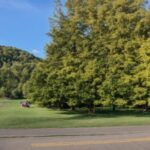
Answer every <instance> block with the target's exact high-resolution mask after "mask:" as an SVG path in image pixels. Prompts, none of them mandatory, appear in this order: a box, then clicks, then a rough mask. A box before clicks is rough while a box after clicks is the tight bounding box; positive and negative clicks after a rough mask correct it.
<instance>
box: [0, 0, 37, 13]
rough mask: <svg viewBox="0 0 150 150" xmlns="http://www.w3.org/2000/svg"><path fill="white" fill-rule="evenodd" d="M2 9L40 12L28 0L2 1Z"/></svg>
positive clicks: (0, 4) (0, 3)
mask: <svg viewBox="0 0 150 150" xmlns="http://www.w3.org/2000/svg"><path fill="white" fill-rule="evenodd" d="M0 8H4V9H11V10H12V9H15V10H21V11H34V12H35V11H38V9H37V8H36V7H35V6H34V5H33V4H32V3H29V2H28V1H27V0H0Z"/></svg>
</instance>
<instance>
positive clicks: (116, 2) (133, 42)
mask: <svg viewBox="0 0 150 150" xmlns="http://www.w3.org/2000/svg"><path fill="white" fill-rule="evenodd" d="M145 4H146V1H144V0H130V1H126V0H111V1H110V0H67V2H66V11H65V12H63V9H61V7H62V6H61V4H60V2H58V1H57V9H56V10H57V12H56V14H55V18H53V19H51V22H52V24H51V25H53V27H52V29H51V31H50V32H49V36H50V37H51V38H52V42H50V43H49V44H48V45H47V48H46V52H47V59H46V60H45V61H44V62H42V63H40V64H39V65H38V66H37V67H36V69H35V70H34V72H33V74H32V77H31V79H30V80H29V81H28V82H27V84H26V87H28V88H26V89H27V90H26V95H27V97H28V98H30V99H32V100H33V101H37V102H39V103H41V104H43V105H45V106H49V107H53V106H54V107H60V108H65V107H70V108H72V109H75V107H87V108H88V109H89V111H94V108H95V107H96V106H111V107H112V109H113V110H115V108H116V107H124V106H137V105H144V106H145V105H149V98H150V89H149V88H150V84H149V83H150V78H149V76H150V74H149V72H150V67H149V64H150V61H149V60H150V48H149V40H150V11H149V9H147V8H146V7H145Z"/></svg>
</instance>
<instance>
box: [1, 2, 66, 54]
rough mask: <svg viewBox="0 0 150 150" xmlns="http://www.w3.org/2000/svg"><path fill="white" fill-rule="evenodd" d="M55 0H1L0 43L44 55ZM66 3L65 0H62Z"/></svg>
mask: <svg viewBox="0 0 150 150" xmlns="http://www.w3.org/2000/svg"><path fill="white" fill-rule="evenodd" d="M54 2H55V0H0V45H8V46H14V47H17V48H21V49H24V50H27V51H29V52H30V53H33V54H35V55H36V56H39V57H44V56H45V53H44V46H45V45H46V43H48V42H49V41H50V37H48V36H47V35H46V33H47V32H48V31H49V29H50V24H49V20H48V18H49V17H50V16H53V12H54V6H55V5H54ZM62 2H63V3H64V2H65V0H62Z"/></svg>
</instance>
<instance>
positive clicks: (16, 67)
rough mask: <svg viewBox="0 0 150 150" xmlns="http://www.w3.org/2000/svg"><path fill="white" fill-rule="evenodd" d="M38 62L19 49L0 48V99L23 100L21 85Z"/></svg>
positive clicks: (37, 59) (35, 58)
mask: <svg viewBox="0 0 150 150" xmlns="http://www.w3.org/2000/svg"><path fill="white" fill-rule="evenodd" d="M39 61H40V59H39V58H37V57H35V56H33V55H31V54H29V53H27V52H25V51H22V50H20V49H17V48H14V47H6V46H0V97H8V98H24V95H23V85H24V83H25V82H26V81H27V80H29V78H30V76H31V74H32V71H33V69H34V67H35V65H36V63H38V62H39Z"/></svg>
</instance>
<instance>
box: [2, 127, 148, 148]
mask: <svg viewBox="0 0 150 150" xmlns="http://www.w3.org/2000/svg"><path fill="white" fill-rule="evenodd" d="M0 150H150V126H140V127H111V128H77V129H18V130H17V129H0Z"/></svg>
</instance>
